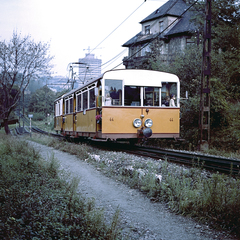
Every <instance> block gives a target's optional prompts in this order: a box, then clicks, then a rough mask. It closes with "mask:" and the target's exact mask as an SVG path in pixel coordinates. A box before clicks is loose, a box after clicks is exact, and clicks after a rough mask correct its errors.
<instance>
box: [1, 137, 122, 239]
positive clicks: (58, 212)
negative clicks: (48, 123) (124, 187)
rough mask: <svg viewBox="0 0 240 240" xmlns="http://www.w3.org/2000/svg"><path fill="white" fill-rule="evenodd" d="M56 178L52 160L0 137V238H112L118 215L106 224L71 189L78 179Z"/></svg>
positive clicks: (98, 212) (28, 146)
mask: <svg viewBox="0 0 240 240" xmlns="http://www.w3.org/2000/svg"><path fill="white" fill-rule="evenodd" d="M60 176H61V174H59V170H58V164H57V162H56V161H55V160H54V158H52V159H51V161H49V162H45V161H43V160H42V159H41V158H40V155H39V153H38V152H36V151H35V150H34V149H33V148H32V147H31V146H30V145H28V144H27V143H26V142H25V141H20V140H16V139H15V138H13V137H7V138H6V136H5V135H0V238H1V239H117V234H118V230H117V228H116V225H117V221H118V220H117V219H118V213H117V212H116V214H115V216H114V218H113V220H112V223H111V224H110V226H108V225H106V224H105V223H104V217H103V211H101V210H97V209H96V208H95V206H94V201H92V200H87V201H86V200H85V199H84V198H81V197H79V194H77V193H76V188H77V186H78V181H77V180H76V179H74V180H72V181H71V182H67V181H66V179H65V178H64V177H60Z"/></svg>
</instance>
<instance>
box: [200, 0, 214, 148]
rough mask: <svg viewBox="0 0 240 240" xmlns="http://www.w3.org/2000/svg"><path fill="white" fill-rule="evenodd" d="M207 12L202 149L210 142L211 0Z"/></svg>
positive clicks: (201, 120) (201, 112) (202, 90)
mask: <svg viewBox="0 0 240 240" xmlns="http://www.w3.org/2000/svg"><path fill="white" fill-rule="evenodd" d="M205 12H206V19H205V24H204V39H203V60H202V75H201V96H200V112H199V140H200V142H199V144H200V150H203V149H206V148H207V149H208V147H209V144H210V76H211V18H212V11H211V0H205Z"/></svg>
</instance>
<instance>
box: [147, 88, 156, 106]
mask: <svg viewBox="0 0 240 240" xmlns="http://www.w3.org/2000/svg"><path fill="white" fill-rule="evenodd" d="M144 106H159V88H155V87H144Z"/></svg>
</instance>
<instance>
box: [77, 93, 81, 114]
mask: <svg viewBox="0 0 240 240" xmlns="http://www.w3.org/2000/svg"><path fill="white" fill-rule="evenodd" d="M81 96H82V95H81V94H79V95H77V111H81V110H82V98H81Z"/></svg>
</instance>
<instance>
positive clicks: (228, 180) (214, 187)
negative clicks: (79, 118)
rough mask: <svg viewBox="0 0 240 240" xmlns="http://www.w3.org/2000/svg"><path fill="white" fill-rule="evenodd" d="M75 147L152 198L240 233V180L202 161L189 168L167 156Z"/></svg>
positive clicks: (204, 220) (186, 213) (87, 159)
mask: <svg viewBox="0 0 240 240" xmlns="http://www.w3.org/2000/svg"><path fill="white" fill-rule="evenodd" d="M75 148H76V149H80V150H79V152H82V151H83V153H81V154H80V155H78V156H79V157H80V158H81V159H83V160H85V161H88V162H91V163H92V164H94V165H95V166H96V167H97V168H98V169H102V170H103V172H104V173H107V174H108V175H109V174H110V173H111V174H112V177H114V178H117V179H118V180H119V181H122V182H124V183H127V184H128V185H129V186H130V187H132V188H138V189H140V190H141V191H142V192H145V193H146V194H147V195H148V197H149V198H150V199H151V200H153V201H164V202H166V203H167V204H168V206H169V208H170V209H172V210H173V211H175V212H177V213H179V214H183V215H188V216H192V217H196V218H198V219H199V220H201V221H203V222H208V223H209V224H210V225H211V224H212V225H214V226H215V227H216V226H219V227H222V228H223V229H227V230H230V231H232V232H234V233H237V234H238V236H240V179H238V178H235V179H234V178H232V177H231V175H229V176H227V175H223V174H219V173H214V174H210V173H209V172H206V171H204V170H203V165H202V164H200V163H199V161H197V162H193V164H192V167H191V168H187V167H183V166H179V165H176V164H173V163H169V162H168V161H167V159H165V160H159V161H155V160H152V159H146V158H140V157H136V156H133V155H128V154H125V153H118V152H106V151H105V152H101V151H98V152H97V154H96V150H93V149H92V148H90V147H89V146H86V147H85V145H82V146H81V145H75ZM68 149H71V148H68ZM75 151H76V150H75ZM84 151H85V153H84ZM89 152H91V154H89ZM81 156H83V157H81Z"/></svg>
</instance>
